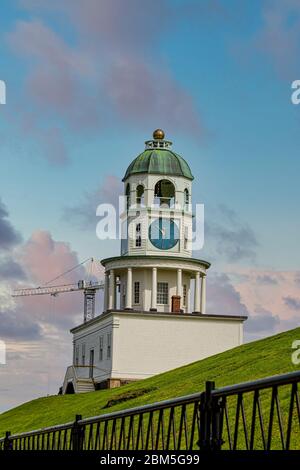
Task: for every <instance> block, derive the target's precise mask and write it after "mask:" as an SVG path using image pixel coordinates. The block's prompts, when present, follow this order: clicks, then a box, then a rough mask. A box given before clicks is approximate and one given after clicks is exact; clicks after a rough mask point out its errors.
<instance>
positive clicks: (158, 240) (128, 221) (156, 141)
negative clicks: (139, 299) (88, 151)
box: [121, 129, 194, 257]
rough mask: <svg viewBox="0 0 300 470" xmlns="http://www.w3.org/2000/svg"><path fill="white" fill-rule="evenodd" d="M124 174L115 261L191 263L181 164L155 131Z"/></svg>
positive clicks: (186, 177) (186, 182)
mask: <svg viewBox="0 0 300 470" xmlns="http://www.w3.org/2000/svg"><path fill="white" fill-rule="evenodd" d="M145 146H146V148H145V150H144V151H143V152H142V153H141V154H140V155H138V156H137V157H136V158H135V159H134V160H133V162H132V163H131V164H130V165H129V167H128V168H127V171H126V173H125V176H124V178H123V182H124V194H125V200H126V210H125V211H124V213H123V216H122V219H123V234H125V235H126V234H127V235H128V237H125V238H124V239H123V240H122V244H121V255H129V256H130V255H138V254H139V255H157V254H161V255H164V254H166V255H168V256H184V257H191V256H192V251H191V243H190V240H191V233H192V209H191V208H192V205H191V195H192V180H193V179H194V177H193V175H192V173H191V170H190V168H189V166H188V164H187V163H186V161H185V160H184V159H183V158H182V157H181V156H180V155H178V154H177V153H175V152H174V151H173V150H172V142H170V141H168V140H164V132H163V131H162V130H161V129H157V130H156V131H154V132H153V140H148V141H146V142H145Z"/></svg>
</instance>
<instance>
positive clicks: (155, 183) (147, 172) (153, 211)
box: [63, 130, 246, 393]
mask: <svg viewBox="0 0 300 470" xmlns="http://www.w3.org/2000/svg"><path fill="white" fill-rule="evenodd" d="M171 145H172V143H171V142H169V141H167V140H165V139H164V133H163V131H161V130H156V131H154V133H153V140H150V141H147V142H146V149H145V150H144V152H142V153H141V154H140V155H139V156H138V157H137V158H136V159H135V160H134V161H133V162H132V163H131V164H130V165H129V167H128V169H127V171H126V173H125V176H124V178H123V182H124V194H125V196H126V207H125V209H124V213H123V214H122V216H121V219H122V225H123V229H122V233H123V234H125V235H128V236H125V237H123V239H122V241H121V255H120V256H116V257H113V258H108V259H104V260H102V261H101V263H102V265H103V266H104V268H105V282H104V309H103V312H102V313H101V314H100V315H99V316H96V317H95V318H92V319H90V320H88V321H85V322H84V323H82V324H81V325H78V326H77V327H75V328H73V329H72V330H71V333H72V334H73V344H74V354H73V356H74V357H73V364H72V366H70V367H69V368H68V369H67V372H66V376H65V380H64V384H63V393H74V392H75V393H77V392H83V391H89V390H94V389H95V388H107V387H118V386H120V385H122V384H124V383H127V382H130V381H133V380H139V379H143V378H147V377H151V376H153V375H155V374H159V373H161V372H165V371H167V370H171V369H173V368H176V367H180V366H183V365H185V364H188V363H191V362H193V361H196V360H199V359H203V358H205V357H208V356H211V355H213V354H217V353H219V352H222V351H225V350H227V349H231V348H233V347H235V346H238V345H240V344H241V343H242V341H243V322H244V320H245V319H246V317H244V316H235V315H222V314H217V315H209V314H206V311H205V308H206V307H205V306H206V273H207V270H208V268H209V267H210V263H208V262H207V261H204V260H200V259H196V258H193V257H192V244H191V233H192V217H193V214H192V204H191V202H192V199H191V198H192V181H193V176H192V173H191V170H190V168H189V166H188V164H187V162H186V161H185V160H184V159H183V158H182V157H181V156H179V155H178V154H176V153H175V152H173V151H172V149H171ZM85 320H87V319H85Z"/></svg>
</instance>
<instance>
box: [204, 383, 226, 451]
mask: <svg viewBox="0 0 300 470" xmlns="http://www.w3.org/2000/svg"><path fill="white" fill-rule="evenodd" d="M214 389H215V382H211V381H208V382H206V383H205V392H202V394H201V398H200V440H199V442H198V445H199V447H200V450H221V447H222V443H223V441H222V438H221V432H222V423H221V420H222V413H221V405H220V403H219V400H218V399H217V398H215V397H213V395H212V391H213V390H214Z"/></svg>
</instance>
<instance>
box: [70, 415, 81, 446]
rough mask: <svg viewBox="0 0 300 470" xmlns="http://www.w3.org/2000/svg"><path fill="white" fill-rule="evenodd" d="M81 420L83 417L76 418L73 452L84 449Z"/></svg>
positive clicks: (73, 432) (73, 433)
mask: <svg viewBox="0 0 300 470" xmlns="http://www.w3.org/2000/svg"><path fill="white" fill-rule="evenodd" d="M81 419H82V416H81V415H76V416H75V421H74V424H73V429H72V450H82V448H83V428H82V427H81V426H80V424H79V423H78V421H80V420H81Z"/></svg>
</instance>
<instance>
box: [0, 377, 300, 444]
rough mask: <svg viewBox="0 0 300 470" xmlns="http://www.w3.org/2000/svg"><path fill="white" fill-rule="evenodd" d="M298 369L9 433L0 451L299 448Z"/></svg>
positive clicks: (299, 402)
mask: <svg viewBox="0 0 300 470" xmlns="http://www.w3.org/2000/svg"><path fill="white" fill-rule="evenodd" d="M299 382H300V371H297V372H293V373H290V374H285V375H280V376H274V377H269V378H265V379H261V380H256V381H253V382H246V383H241V384H238V385H233V386H229V387H223V388H220V389H215V385H214V382H206V388H205V391H203V392H201V393H196V394H193V395H189V396H185V397H180V398H176V399H172V400H166V401H162V402H158V403H154V404H151V405H145V406H142V407H137V408H132V409H128V410H123V411H117V412H114V413H109V414H104V415H101V416H96V417H93V418H87V419H82V417H81V416H80V415H77V416H76V419H75V421H74V422H70V423H66V424H62V425H59V426H52V427H49V428H44V429H39V430H36V431H30V432H25V433H22V434H16V435H11V433H10V432H7V433H6V436H5V437H4V438H2V439H0V449H1V450H199V449H200V450H220V449H230V450H236V449H247V450H253V449H263V450H269V449H282V450H288V449H298V450H300V400H299V391H298V383H299Z"/></svg>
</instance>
